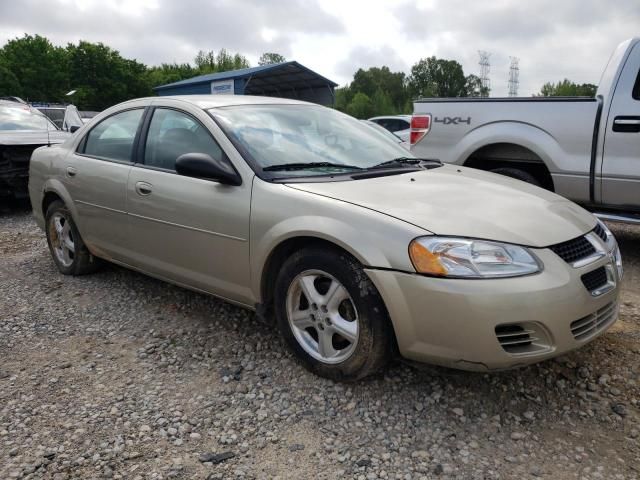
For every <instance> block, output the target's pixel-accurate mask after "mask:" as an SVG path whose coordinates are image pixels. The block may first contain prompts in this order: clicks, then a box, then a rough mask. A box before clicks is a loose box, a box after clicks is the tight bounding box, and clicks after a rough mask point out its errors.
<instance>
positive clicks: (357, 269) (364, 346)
mask: <svg viewBox="0 0 640 480" xmlns="http://www.w3.org/2000/svg"><path fill="white" fill-rule="evenodd" d="M274 299H275V313H276V318H277V323H278V327H279V330H280V332H281V334H282V336H283V337H284V339H285V340H286V342H287V344H288V346H289V348H290V349H291V350H292V352H293V353H294V354H295V355H296V356H297V357H298V358H299V359H300V360H301V361H302V363H303V364H304V366H305V367H306V368H307V369H309V370H310V371H312V372H313V373H316V374H318V375H320V376H322V377H326V378H330V379H332V380H337V381H351V380H357V379H360V378H363V377H365V376H367V375H369V374H371V373H374V372H376V371H379V370H380V369H381V368H382V367H383V366H384V365H385V364H386V363H387V362H388V360H389V359H390V357H391V354H392V351H393V350H392V345H393V343H392V342H393V332H392V330H391V326H390V322H389V319H388V316H387V310H386V308H385V306H384V303H383V301H382V298H381V297H380V294H379V293H378V291H377V290H376V288H375V286H374V285H373V283H371V280H370V279H369V277H367V275H366V273H364V271H363V270H362V266H361V265H360V264H359V263H358V262H357V261H356V260H355V259H353V258H352V257H351V256H349V255H348V254H346V253H341V252H338V251H332V250H328V249H323V248H307V249H304V250H301V251H299V252H296V253H295V254H293V255H292V256H291V257H289V259H288V260H287V261H286V262H285V263H284V265H283V266H282V268H281V270H280V273H279V275H278V278H277V279H276V285H275V295H274Z"/></svg>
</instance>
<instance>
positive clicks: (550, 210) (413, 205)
mask: <svg viewBox="0 0 640 480" xmlns="http://www.w3.org/2000/svg"><path fill="white" fill-rule="evenodd" d="M288 186H290V187H291V188H296V189H298V190H303V191H306V192H310V193H314V194H317V195H323V196H326V197H330V198H334V199H336V200H341V201H345V202H349V203H352V204H355V205H360V206H362V207H365V208H368V209H371V210H375V211H378V212H380V213H384V214H386V215H390V216H392V217H395V218H398V219H400V220H403V221H405V222H408V223H411V224H413V225H416V226H418V227H421V228H424V229H425V230H428V231H429V232H431V233H434V234H437V235H450V236H461V237H473V238H481V239H489V240H496V241H502V242H508V243H515V244H519V245H527V246H531V247H547V246H550V245H553V244H556V243H560V242H564V241H566V240H570V239H573V238H576V237H579V236H580V235H583V234H585V233H586V232H588V231H590V230H592V229H593V228H594V227H595V225H596V220H595V217H594V216H593V215H591V214H590V213H589V212H587V211H586V210H584V209H583V208H582V207H580V206H578V205H576V204H575V203H573V202H570V201H569V200H566V199H564V198H562V197H560V196H558V195H556V194H554V193H551V192H548V191H546V190H544V189H542V188H538V187H535V186H532V185H529V184H527V183H524V182H521V181H518V180H513V179H511V178H507V177H504V176H501V175H496V174H492V173H487V172H482V171H480V170H475V169H471V168H465V167H456V166H452V165H444V166H442V167H439V168H435V169H431V170H424V171H417V172H408V173H405V174H401V175H390V176H385V177H375V178H369V179H362V180H353V181H327V182H309V183H288Z"/></svg>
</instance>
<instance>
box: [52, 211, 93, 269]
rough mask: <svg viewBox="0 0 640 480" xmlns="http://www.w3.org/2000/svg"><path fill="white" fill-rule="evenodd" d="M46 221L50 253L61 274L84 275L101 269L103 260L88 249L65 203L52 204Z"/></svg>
mask: <svg viewBox="0 0 640 480" xmlns="http://www.w3.org/2000/svg"><path fill="white" fill-rule="evenodd" d="M45 220H46V234H47V243H48V244H49V251H50V252H51V256H52V257H53V261H54V262H55V264H56V267H58V270H60V273H62V274H64V275H84V274H87V273H91V272H94V271H96V270H97V269H98V268H99V267H100V265H101V263H102V262H101V260H100V259H99V258H96V257H94V256H93V255H91V253H90V252H89V250H88V249H87V247H86V245H85V244H84V242H83V241H82V237H81V236H80V232H78V228H77V227H76V224H75V223H74V222H73V218H71V212H69V209H68V208H67V206H66V205H65V204H64V203H62V202H61V201H60V200H56V201H55V202H53V203H51V205H49V208H48V209H47V213H46V216H45Z"/></svg>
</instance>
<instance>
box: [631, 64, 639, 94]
mask: <svg viewBox="0 0 640 480" xmlns="http://www.w3.org/2000/svg"><path fill="white" fill-rule="evenodd" d="M632 95H633V98H634V100H640V71H638V76H637V77H636V84H635V85H634V86H633V92H632Z"/></svg>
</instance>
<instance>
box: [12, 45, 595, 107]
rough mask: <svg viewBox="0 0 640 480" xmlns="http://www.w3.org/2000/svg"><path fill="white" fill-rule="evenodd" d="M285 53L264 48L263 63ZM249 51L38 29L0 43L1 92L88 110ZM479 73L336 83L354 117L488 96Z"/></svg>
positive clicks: (546, 92)
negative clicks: (185, 59)
mask: <svg viewBox="0 0 640 480" xmlns="http://www.w3.org/2000/svg"><path fill="white" fill-rule="evenodd" d="M283 61H286V59H285V58H284V57H283V56H282V55H280V54H278V53H273V52H267V53H264V54H263V55H262V56H261V57H260V59H259V61H258V64H259V65H267V64H272V63H280V62H283ZM249 66H250V63H249V61H248V60H247V58H246V57H245V56H243V55H241V54H240V53H231V52H229V51H228V50H226V49H224V48H223V49H221V50H219V51H217V52H216V51H213V50H210V51H202V50H201V51H199V52H198V53H197V55H196V56H195V58H194V60H193V63H163V64H161V65H158V66H147V65H145V64H143V63H141V62H138V61H137V60H131V59H127V58H124V57H122V55H120V53H119V52H118V51H117V50H114V49H112V48H110V47H108V46H106V45H104V44H102V43H91V42H86V41H80V42H78V44H73V43H69V44H67V46H66V47H61V46H55V45H53V44H52V43H51V42H50V41H49V40H48V39H47V38H45V37H43V36H40V35H24V36H23V37H21V38H16V39H13V40H10V41H8V42H7V43H6V44H5V45H4V46H3V47H2V48H0V96H19V97H22V98H25V99H27V100H29V101H36V102H37V101H46V102H65V101H69V100H70V98H69V97H67V96H66V94H67V93H68V92H69V91H70V90H76V93H75V94H74V95H73V97H72V98H71V100H72V101H73V103H75V104H76V105H78V107H79V108H80V109H83V110H103V109H105V108H107V107H109V106H111V105H114V104H116V103H119V102H122V101H125V100H129V99H131V98H136V97H144V96H149V95H153V87H155V86H158V85H163V84H167V83H172V82H177V81H179V80H184V79H187V78H191V77H195V76H197V75H203V74H207V73H214V72H221V71H228V70H236V69H239V68H246V67H249ZM595 90H596V86H595V85H591V84H582V85H578V84H575V83H573V82H571V81H569V80H567V79H565V80H563V81H560V82H558V83H545V84H544V85H543V86H542V88H541V90H540V93H539V94H538V95H541V96H578V95H586V96H594V95H595ZM489 93H490V92H489V91H488V90H487V89H485V88H484V87H483V86H482V83H481V81H480V78H478V77H477V76H476V75H473V74H469V75H465V73H464V71H463V68H462V65H461V64H460V63H458V62H457V61H455V60H447V59H441V58H436V57H435V56H431V57H427V58H423V59H420V60H419V61H418V62H416V63H415V64H414V65H413V66H412V67H411V70H410V72H409V74H408V75H407V74H405V73H404V72H393V71H391V70H390V69H389V67H387V66H381V67H372V68H369V69H366V70H365V69H358V70H357V71H356V72H355V74H354V76H353V80H352V81H351V82H349V83H348V84H347V85H345V86H344V87H341V88H338V89H336V97H335V107H336V108H337V109H339V110H341V111H344V112H346V113H348V114H350V115H353V116H354V117H356V118H369V117H372V116H374V115H393V114H398V113H411V112H412V109H413V106H412V101H413V100H414V99H416V98H422V97H478V96H488V95H489Z"/></svg>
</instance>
